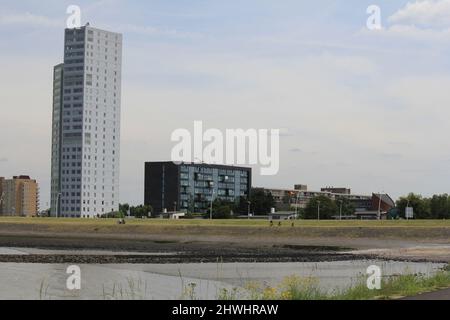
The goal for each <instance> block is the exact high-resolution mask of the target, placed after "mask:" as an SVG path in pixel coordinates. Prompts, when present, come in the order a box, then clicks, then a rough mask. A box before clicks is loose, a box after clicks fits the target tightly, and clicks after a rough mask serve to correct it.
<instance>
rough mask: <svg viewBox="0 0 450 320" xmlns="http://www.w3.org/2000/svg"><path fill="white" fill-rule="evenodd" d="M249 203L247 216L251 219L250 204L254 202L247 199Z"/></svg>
mask: <svg viewBox="0 0 450 320" xmlns="http://www.w3.org/2000/svg"><path fill="white" fill-rule="evenodd" d="M247 204H248V211H247V218H248V219H249V220H250V205H251V204H252V202H251V201H247Z"/></svg>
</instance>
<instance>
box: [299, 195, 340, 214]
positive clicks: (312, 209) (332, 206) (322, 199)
mask: <svg viewBox="0 0 450 320" xmlns="http://www.w3.org/2000/svg"><path fill="white" fill-rule="evenodd" d="M319 204H320V219H321V220H329V219H332V217H333V216H335V215H338V214H339V209H338V207H337V205H336V203H335V201H333V200H331V199H330V198H328V197H327V196H318V197H314V198H312V199H311V200H309V202H308V204H307V205H306V208H305V211H304V213H303V217H304V218H305V219H317V213H318V207H319Z"/></svg>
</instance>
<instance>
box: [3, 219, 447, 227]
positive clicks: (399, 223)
mask: <svg viewBox="0 0 450 320" xmlns="http://www.w3.org/2000/svg"><path fill="white" fill-rule="evenodd" d="M292 222H294V227H327V228H330V227H339V228H342V227H351V228H355V227H370V228H389V227H415V228H420V227H424V228H425V227H426V228H433V227H436V228H442V227H448V228H450V220H381V221H378V220H373V221H371V220H363V221H361V220H342V221H336V220H322V221H317V220H295V221H292V220H290V221H281V227H289V228H292ZM5 223H7V224H36V225H85V226H110V225H117V219H72V218H17V217H0V224H5ZM126 224H127V225H134V226H146V225H148V226H171V225H173V226H197V227H201V226H205V227H208V226H209V227H211V226H214V227H220V226H227V227H230V226H237V227H239V226H243V227H252V226H253V227H265V226H269V221H268V220H246V219H240V220H233V219H226V220H206V219H204V220H203V219H195V220H189V219H180V220H168V219H127V220H126ZM118 227H120V226H118ZM274 227H278V221H276V220H275V221H274Z"/></svg>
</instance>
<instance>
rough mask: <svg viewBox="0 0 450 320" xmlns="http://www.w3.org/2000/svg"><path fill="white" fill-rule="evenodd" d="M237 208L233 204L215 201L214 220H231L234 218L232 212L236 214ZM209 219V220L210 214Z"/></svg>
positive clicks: (219, 200)
mask: <svg viewBox="0 0 450 320" xmlns="http://www.w3.org/2000/svg"><path fill="white" fill-rule="evenodd" d="M235 208H236V205H235V204H234V203H232V202H227V201H223V200H221V199H216V200H214V202H213V206H212V209H213V211H212V213H213V214H212V216H213V219H231V218H232V215H231V212H234V210H235ZM208 211H209V210H208ZM207 218H209V213H208V216H207Z"/></svg>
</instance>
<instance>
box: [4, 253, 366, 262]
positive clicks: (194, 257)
mask: <svg viewBox="0 0 450 320" xmlns="http://www.w3.org/2000/svg"><path fill="white" fill-rule="evenodd" d="M368 258H369V256H363V255H353V254H337V253H331V252H330V253H322V254H313V253H290V254H277V253H273V252H266V253H253V254H252V253H246V254H233V255H228V254H226V255H224V254H220V253H216V254H213V253H206V254H205V253H199V254H192V253H188V254H186V253H183V254H180V255H160V256H159V255H123V254H121V255H82V254H77V255H61V254H55V255H53V254H40V255H0V262H8V263H40V264H47V263H51V264H67V263H75V264H169V263H170V264H178V263H236V262H245V263H252V262H270V263H273V262H328V261H351V260H361V259H363V260H364V259H368Z"/></svg>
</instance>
